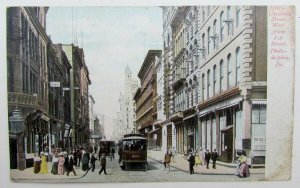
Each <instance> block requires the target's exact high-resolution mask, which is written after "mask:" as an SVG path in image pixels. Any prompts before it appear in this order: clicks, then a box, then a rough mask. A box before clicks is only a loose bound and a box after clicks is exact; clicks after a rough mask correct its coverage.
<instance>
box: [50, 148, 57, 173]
mask: <svg viewBox="0 0 300 188" xmlns="http://www.w3.org/2000/svg"><path fill="white" fill-rule="evenodd" d="M57 168H58V156H57V153H56V152H55V154H54V155H53V158H52V170H51V173H52V174H54V175H57V174H58V173H57Z"/></svg>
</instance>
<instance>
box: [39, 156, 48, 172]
mask: <svg viewBox="0 0 300 188" xmlns="http://www.w3.org/2000/svg"><path fill="white" fill-rule="evenodd" d="M41 155H42V163H41V170H40V174H48V173H49V172H48V165H47V158H46V156H45V154H44V153H43V152H42V153H41Z"/></svg>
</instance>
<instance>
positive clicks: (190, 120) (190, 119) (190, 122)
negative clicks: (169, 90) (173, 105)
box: [183, 114, 198, 150]
mask: <svg viewBox="0 0 300 188" xmlns="http://www.w3.org/2000/svg"><path fill="white" fill-rule="evenodd" d="M183 124H184V130H185V131H184V140H186V142H184V147H185V148H187V149H189V148H192V149H194V150H195V149H197V146H196V127H197V124H198V118H197V114H192V115H189V116H187V117H185V118H183Z"/></svg>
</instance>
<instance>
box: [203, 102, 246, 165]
mask: <svg viewBox="0 0 300 188" xmlns="http://www.w3.org/2000/svg"><path fill="white" fill-rule="evenodd" d="M241 104H242V99H241V97H234V98H231V99H227V100H226V101H222V102H219V103H217V104H214V105H211V106H209V107H206V108H204V109H203V110H201V111H200V112H199V122H200V126H199V130H200V131H199V134H198V135H199V137H200V138H199V144H200V145H201V147H202V148H203V149H206V150H209V151H213V150H214V149H216V150H217V151H218V153H219V159H220V161H223V162H233V161H234V157H235V145H236V143H235V141H236V140H235V139H234V138H235V126H236V120H237V119H236V112H237V113H238V115H239V119H238V122H239V123H238V124H239V128H240V127H241V123H240V122H241V118H240V116H241V110H242V105H241ZM239 137H241V135H239Z"/></svg>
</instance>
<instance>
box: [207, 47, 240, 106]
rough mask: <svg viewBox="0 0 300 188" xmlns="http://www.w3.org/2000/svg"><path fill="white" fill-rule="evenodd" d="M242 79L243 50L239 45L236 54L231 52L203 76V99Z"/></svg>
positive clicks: (236, 83) (235, 84) (237, 83)
mask: <svg viewBox="0 0 300 188" xmlns="http://www.w3.org/2000/svg"><path fill="white" fill-rule="evenodd" d="M240 81H241V50H240V47H237V48H236V50H235V53H234V55H232V54H231V53H229V54H228V55H227V58H226V60H223V59H221V60H220V62H219V63H216V64H214V65H213V67H212V70H211V69H208V70H207V71H206V73H203V74H202V76H201V90H202V92H201V93H202V94H201V95H202V96H201V99H202V101H203V100H206V99H209V98H210V97H213V96H215V95H216V94H218V93H221V92H223V91H225V90H228V89H230V88H232V87H234V86H238V85H239V84H240Z"/></svg>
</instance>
